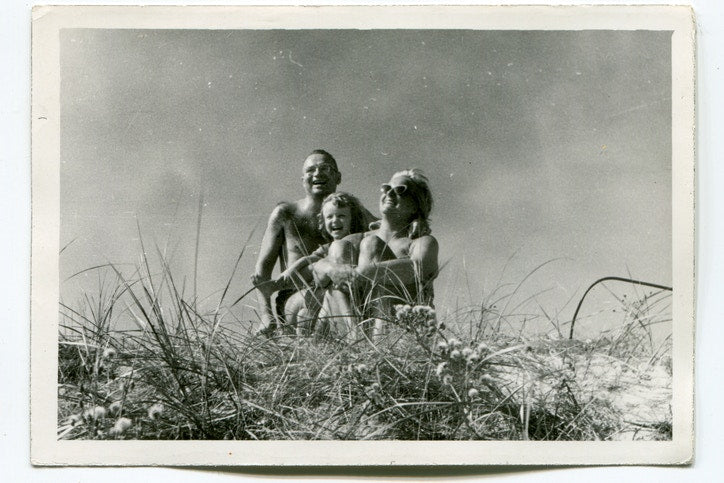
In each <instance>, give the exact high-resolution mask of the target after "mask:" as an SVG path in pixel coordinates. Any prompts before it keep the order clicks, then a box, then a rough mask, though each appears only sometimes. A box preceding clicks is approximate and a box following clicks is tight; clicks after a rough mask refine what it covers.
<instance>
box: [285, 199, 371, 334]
mask: <svg viewBox="0 0 724 483" xmlns="http://www.w3.org/2000/svg"><path fill="white" fill-rule="evenodd" d="M364 220H365V216H364V213H363V211H362V208H361V204H360V202H359V201H358V200H357V198H355V197H354V196H352V195H350V194H349V193H343V192H337V193H332V194H330V195H329V196H327V197H326V198H325V199H324V201H323V202H322V209H321V211H320V213H319V228H320V230H321V231H322V232H323V233H324V235H325V237H326V238H327V240H328V241H329V242H330V243H327V244H325V245H322V246H320V247H319V248H318V249H317V250H315V251H314V252H313V253H311V254H310V255H307V256H305V257H302V258H300V259H298V260H297V261H296V262H294V263H293V264H292V265H291V266H290V267H289V268H287V269H286V270H285V271H284V272H282V273H281V274H279V277H277V279H276V280H274V282H273V283H272V285H273V287H274V290H280V289H283V288H298V289H300V291H299V293H298V296H295V299H294V300H290V301H289V304H288V305H287V308H286V310H285V311H286V314H285V318H286V320H287V322H288V324H289V325H291V326H292V327H297V334H299V335H306V334H308V333H309V332H311V330H313V328H314V323H315V319H316V317H317V315H318V313H319V309H320V308H321V305H322V297H323V296H324V290H323V289H321V288H319V287H314V288H307V289H304V288H303V287H304V286H305V282H304V280H305V279H308V277H304V276H303V275H301V274H302V272H303V271H304V270H308V267H309V266H310V265H311V264H313V263H315V262H317V261H319V260H321V259H323V258H325V257H326V256H327V254H328V253H329V246H330V244H331V242H332V241H336V240H341V239H343V238H345V237H346V236H347V235H350V234H352V233H360V234H361V233H362V232H364V231H365V230H366V228H367V227H366V226H365V223H364ZM352 262H353V260H349V261H348V263H352Z"/></svg>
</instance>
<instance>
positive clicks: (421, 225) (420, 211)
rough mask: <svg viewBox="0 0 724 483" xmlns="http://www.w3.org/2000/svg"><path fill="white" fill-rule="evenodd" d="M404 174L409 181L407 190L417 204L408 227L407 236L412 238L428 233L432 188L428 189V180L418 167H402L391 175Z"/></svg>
mask: <svg viewBox="0 0 724 483" xmlns="http://www.w3.org/2000/svg"><path fill="white" fill-rule="evenodd" d="M395 176H404V177H406V178H407V179H408V180H409V181H408V183H407V192H409V193H410V196H411V197H412V199H413V200H414V202H415V205H416V206H417V212H416V213H415V215H413V219H412V221H411V222H410V227H409V229H408V236H409V237H410V238H412V239H415V238H419V237H421V236H425V235H429V234H430V232H431V231H432V230H431V229H430V212H431V211H432V205H433V201H432V190H430V181H429V180H428V179H427V177H426V176H425V175H424V174H423V173H422V170H420V169H419V168H410V169H403V170H402V171H398V172H397V173H395V174H394V175H393V176H392V177H393V178H394V177H395Z"/></svg>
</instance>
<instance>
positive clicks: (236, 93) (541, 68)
mask: <svg viewBox="0 0 724 483" xmlns="http://www.w3.org/2000/svg"><path fill="white" fill-rule="evenodd" d="M670 38H671V36H670V33H668V32H651V31H629V32H621V31H618V32H617V31H583V32H542V31H528V32H523V31H452V30H448V31H436V30H408V31H380V30H375V31H332V30H317V31H173V30H167V31H158V30H66V31H63V32H62V34H61V207H60V208H61V240H60V242H61V246H64V245H66V244H67V243H69V242H71V241H72V240H73V243H72V244H71V245H69V246H68V248H67V249H66V250H65V251H64V252H63V253H62V255H61V258H60V260H61V279H64V278H66V277H68V276H69V275H71V274H73V273H75V272H78V271H80V270H82V269H83V268H87V267H90V266H93V265H96V264H99V263H104V262H106V261H111V262H114V263H135V262H137V261H138V258H139V255H140V246H139V242H138V235H137V229H136V219H137V220H138V222H139V224H140V226H141V231H142V235H143V237H144V241H145V242H146V243H147V246H152V245H153V243H154V242H155V243H157V244H158V245H159V246H161V247H164V246H166V244H167V241H168V247H169V248H168V250H169V253H172V265H173V267H174V268H175V269H176V270H177V274H178V277H179V278H183V277H184V276H185V277H186V278H187V285H189V284H190V279H191V277H192V273H193V254H194V242H195V232H196V216H197V215H196V213H197V205H198V199H199V195H200V194H201V193H202V192H203V195H204V201H205V204H204V208H203V220H202V226H201V241H200V257H199V273H198V280H199V292H200V294H201V295H211V294H212V293H213V292H215V291H216V290H219V289H221V288H223V284H224V282H225V280H226V279H227V278H228V276H229V274H230V272H231V269H232V267H233V263H234V261H235V259H236V257H237V256H238V254H239V252H240V250H241V249H242V247H243V245H244V242H245V241H246V239H247V238H248V237H249V235H250V233H251V230H252V229H254V228H256V231H255V232H254V234H253V236H252V238H251V242H250V244H249V246H248V247H247V251H246V253H245V255H244V257H243V259H242V263H241V266H240V274H239V275H237V277H236V279H235V283H234V290H235V292H234V293H235V294H240V293H241V291H243V290H245V289H246V288H248V287H249V283H248V281H247V280H248V274H249V273H250V270H251V267H252V266H253V263H254V261H255V258H256V250H257V249H258V246H259V243H260V241H261V235H262V231H263V227H264V224H265V220H266V217H267V216H268V214H269V212H270V211H271V209H272V208H273V207H274V205H275V203H276V202H278V201H280V200H292V199H298V198H300V197H301V196H302V195H303V191H302V188H301V165H302V162H303V160H304V158H305V157H306V155H307V153H308V152H309V151H311V150H313V149H316V148H323V149H326V150H328V151H330V152H331V153H332V154H333V155H334V156H335V157H336V158H337V160H338V163H339V166H340V170H341V171H342V175H343V181H342V184H341V185H340V187H339V189H340V190H345V191H350V192H352V193H354V194H355V195H357V196H358V197H359V198H360V199H362V200H363V202H364V204H365V205H366V206H368V207H369V208H370V209H371V210H372V211H373V212H378V208H377V199H378V192H379V191H378V187H379V184H380V183H382V182H385V181H387V180H388V179H389V177H390V175H391V174H392V173H393V172H395V171H396V170H399V169H403V168H407V167H420V168H422V169H423V170H424V171H425V173H426V174H427V175H428V177H429V178H430V181H431V186H432V188H433V191H434V194H435V203H436V206H435V209H434V211H433V214H432V218H433V225H432V227H433V234H434V235H435V236H436V237H437V238H438V240H439V242H440V246H441V255H440V258H441V261H442V262H447V263H448V264H447V265H446V267H445V269H444V271H443V273H442V274H441V276H440V279H439V280H438V282H437V284H436V293H437V295H438V298H437V303H438V305H442V306H449V307H452V306H454V305H455V304H456V303H462V304H465V303H468V302H469V301H470V300H469V296H468V290H469V291H470V292H471V293H472V300H473V301H474V302H475V301H479V300H480V299H481V292H484V293H490V291H491V290H492V289H494V288H495V287H496V286H498V285H499V284H500V283H503V282H512V283H518V282H520V281H521V280H522V279H523V278H524V277H525V275H526V274H528V273H529V272H530V271H531V270H533V269H534V268H535V267H536V266H538V265H539V264H541V263H543V262H546V261H548V260H552V259H558V258H561V260H557V261H554V262H552V263H550V264H549V265H547V266H546V267H545V268H544V269H542V270H541V271H540V272H538V273H537V274H536V276H534V277H532V278H531V279H530V280H529V281H528V282H526V283H527V284H528V285H529V289H528V293H529V294H530V293H533V292H536V291H539V290H544V289H549V288H550V289H552V290H551V291H549V292H546V293H545V294H543V295H541V296H540V297H539V298H540V303H541V304H542V305H543V306H544V307H546V308H549V309H550V310H552V311H553V312H555V311H556V310H557V309H559V308H560V307H561V306H562V305H563V304H564V303H565V302H566V301H567V300H568V299H569V298H570V297H571V296H573V295H574V294H576V293H577V294H579V295H580V294H581V293H582V291H583V290H584V289H585V288H586V286H587V285H588V284H589V283H591V282H592V281H593V280H595V279H596V278H599V277H603V276H606V275H619V276H626V275H628V274H630V275H631V276H632V277H634V278H639V279H643V280H648V281H651V282H655V283H662V284H670V283H671V139H670V138H671V114H670V108H671V81H670V66H671V63H670ZM511 257H512V260H511V261H510V263H509V264H508V267H507V269H506V271H505V273H504V274H503V267H504V266H505V265H506V261H507V260H509V259H511ZM501 276H502V281H501ZM95 280H96V279H95V278H94V277H93V276H91V275H89V276H88V277H78V278H76V279H73V280H72V281H71V282H67V283H65V285H64V286H63V294H64V297H66V298H68V297H70V298H72V297H75V296H76V294H77V293H78V288H79V286H85V287H88V286H92V285H93V284H94V283H95ZM568 312H571V313H572V308H571V307H569V308H568V309H567V311H566V312H565V313H568ZM570 315H571V314H570V313H568V317H570Z"/></svg>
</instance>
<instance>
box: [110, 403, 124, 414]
mask: <svg viewBox="0 0 724 483" xmlns="http://www.w3.org/2000/svg"><path fill="white" fill-rule="evenodd" d="M108 410H109V411H110V412H111V414H118V413H120V412H121V401H113V402H112V403H111V405H110V406H108Z"/></svg>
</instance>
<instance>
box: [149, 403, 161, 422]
mask: <svg viewBox="0 0 724 483" xmlns="http://www.w3.org/2000/svg"><path fill="white" fill-rule="evenodd" d="M162 412H163V404H161V403H156V404H154V405H153V406H151V407H150V408H148V418H149V419H156V418H157V417H158V416H160V415H161V413H162Z"/></svg>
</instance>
